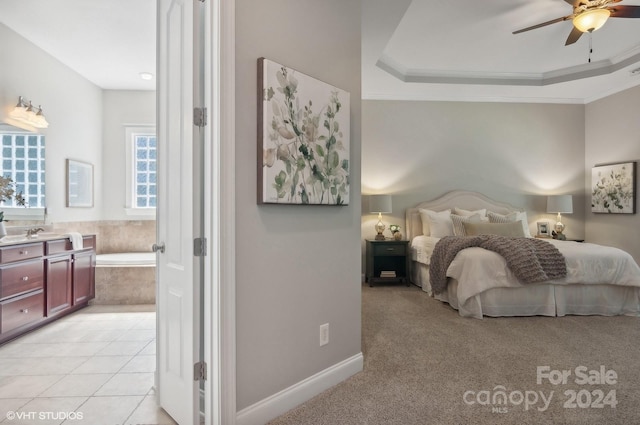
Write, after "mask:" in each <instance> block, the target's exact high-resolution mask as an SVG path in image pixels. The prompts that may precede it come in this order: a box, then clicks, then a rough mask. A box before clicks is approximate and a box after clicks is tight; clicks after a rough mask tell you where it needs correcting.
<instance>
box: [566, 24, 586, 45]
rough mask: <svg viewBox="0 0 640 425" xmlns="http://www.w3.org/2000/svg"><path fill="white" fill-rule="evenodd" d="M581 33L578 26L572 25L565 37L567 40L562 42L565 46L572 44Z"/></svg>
mask: <svg viewBox="0 0 640 425" xmlns="http://www.w3.org/2000/svg"><path fill="white" fill-rule="evenodd" d="M582 34H583V32H582V31H580V30H579V29H578V28H576V27H573V29H572V30H571V33H570V34H569V37H567V42H566V43H564V45H565V46H568V45H569V44H573V43H575V42H576V41H578V39H579V38H580V36H581V35H582Z"/></svg>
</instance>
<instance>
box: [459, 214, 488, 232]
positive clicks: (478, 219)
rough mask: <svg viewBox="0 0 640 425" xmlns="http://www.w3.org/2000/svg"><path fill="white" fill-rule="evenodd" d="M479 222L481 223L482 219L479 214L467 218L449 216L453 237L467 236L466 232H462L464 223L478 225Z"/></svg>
mask: <svg viewBox="0 0 640 425" xmlns="http://www.w3.org/2000/svg"><path fill="white" fill-rule="evenodd" d="M481 221H483V217H481V216H480V214H472V215H470V216H468V217H464V216H461V215H456V214H451V222H452V223H453V234H454V235H455V236H467V232H466V231H465V230H464V223H480V222H481Z"/></svg>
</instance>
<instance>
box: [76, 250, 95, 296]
mask: <svg viewBox="0 0 640 425" xmlns="http://www.w3.org/2000/svg"><path fill="white" fill-rule="evenodd" d="M95 264H96V255H95V252H94V251H85V252H80V253H77V254H73V304H74V305H76V304H81V303H84V302H87V301H89V300H90V299H93V298H95V296H96V294H95V288H96V284H95V280H96V273H95V272H96V268H95Z"/></svg>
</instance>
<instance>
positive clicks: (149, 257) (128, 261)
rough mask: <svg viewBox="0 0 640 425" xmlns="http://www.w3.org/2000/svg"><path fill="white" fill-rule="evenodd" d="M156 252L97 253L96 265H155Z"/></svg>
mask: <svg viewBox="0 0 640 425" xmlns="http://www.w3.org/2000/svg"><path fill="white" fill-rule="evenodd" d="M155 266H156V253H155V252H117V253H113V254H98V255H96V267H155Z"/></svg>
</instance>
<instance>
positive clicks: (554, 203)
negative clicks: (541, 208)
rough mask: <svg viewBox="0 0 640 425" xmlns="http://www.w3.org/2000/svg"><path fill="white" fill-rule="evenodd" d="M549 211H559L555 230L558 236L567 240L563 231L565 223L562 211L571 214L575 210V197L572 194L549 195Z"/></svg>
mask: <svg viewBox="0 0 640 425" xmlns="http://www.w3.org/2000/svg"><path fill="white" fill-rule="evenodd" d="M547 212H548V213H554V214H555V213H557V214H558V219H557V220H558V221H557V222H556V224H555V227H554V230H555V231H556V233H557V236H556V238H557V239H560V240H566V239H567V237H566V236H565V235H564V234H563V233H562V231H563V230H564V229H565V225H564V224H562V215H561V213H568V214H571V213H572V212H573V197H572V196H571V195H552V196H548V197H547Z"/></svg>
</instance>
